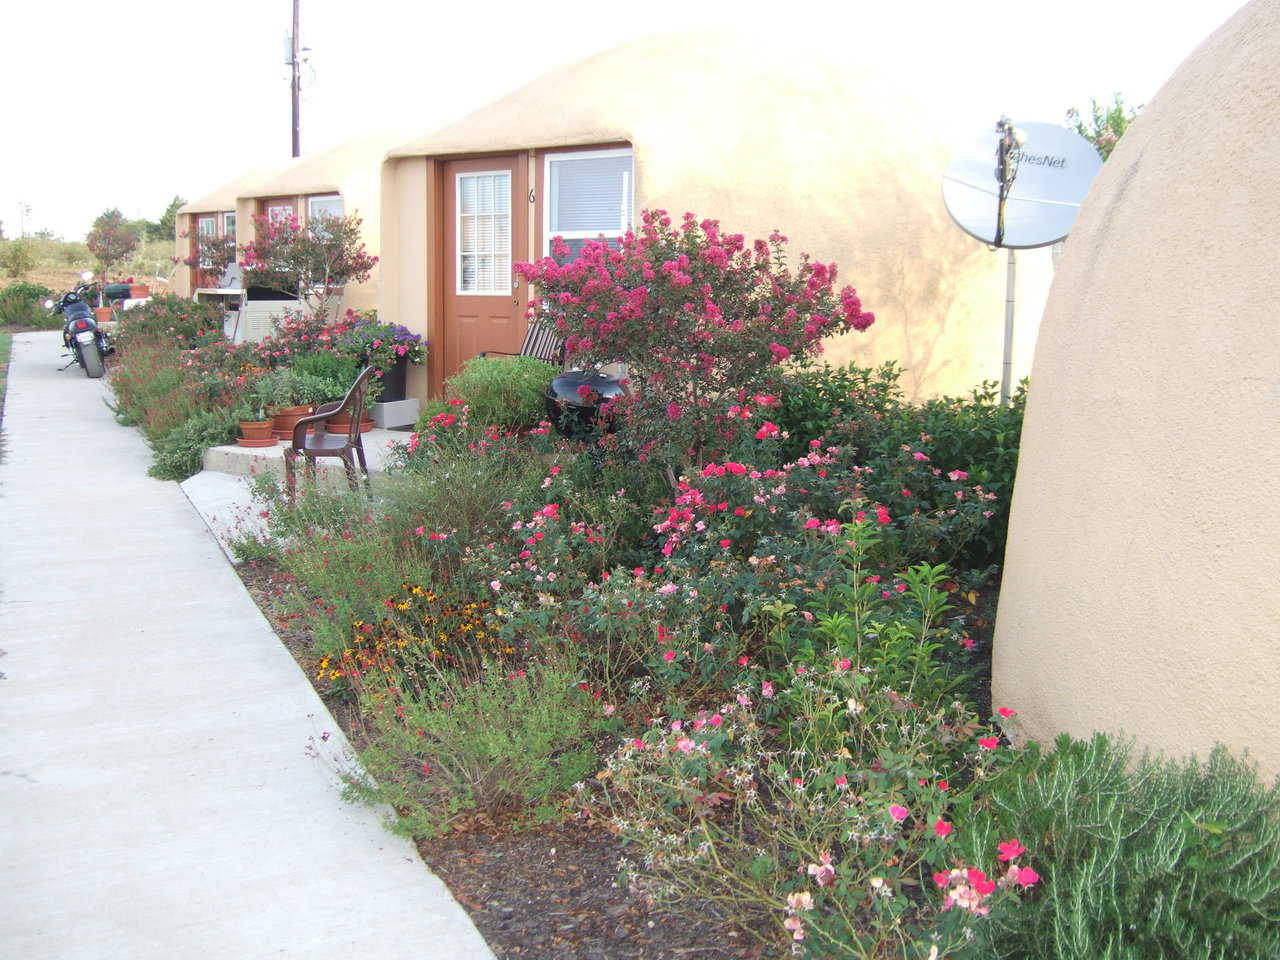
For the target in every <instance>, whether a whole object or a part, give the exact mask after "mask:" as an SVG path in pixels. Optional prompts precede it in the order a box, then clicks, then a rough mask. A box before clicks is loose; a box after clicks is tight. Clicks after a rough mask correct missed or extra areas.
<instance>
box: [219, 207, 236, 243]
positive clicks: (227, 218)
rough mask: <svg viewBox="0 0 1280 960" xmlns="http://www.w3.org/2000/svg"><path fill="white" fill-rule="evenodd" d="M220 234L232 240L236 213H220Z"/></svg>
mask: <svg viewBox="0 0 1280 960" xmlns="http://www.w3.org/2000/svg"><path fill="white" fill-rule="evenodd" d="M222 235H223V236H224V237H231V238H232V239H233V240H234V239H235V235H236V215H235V214H234V213H224V214H223V215H222Z"/></svg>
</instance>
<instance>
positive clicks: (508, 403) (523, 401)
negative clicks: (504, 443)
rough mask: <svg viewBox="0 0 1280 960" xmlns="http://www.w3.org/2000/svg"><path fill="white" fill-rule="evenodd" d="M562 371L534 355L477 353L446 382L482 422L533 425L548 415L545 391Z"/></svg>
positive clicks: (489, 424) (490, 424) (497, 424)
mask: <svg viewBox="0 0 1280 960" xmlns="http://www.w3.org/2000/svg"><path fill="white" fill-rule="evenodd" d="M557 372H558V371H557V370H556V369H555V368H554V367H552V366H551V365H550V364H547V363H543V362H542V361H541V360H536V359H534V358H533V357H473V358H472V359H470V360H468V361H467V362H466V364H465V365H464V366H463V368H462V370H460V371H459V372H458V373H456V374H454V376H453V377H452V378H451V379H450V380H449V382H448V383H447V384H446V385H445V390H446V392H447V393H448V394H449V396H451V397H456V398H457V399H459V400H461V401H463V402H464V403H466V404H467V406H469V407H470V408H471V421H472V423H476V424H479V425H482V426H496V427H507V428H512V429H514V428H517V427H531V426H533V425H534V424H536V423H538V422H539V421H540V420H543V419H545V418H546V415H547V414H546V409H547V402H546V398H545V397H544V395H543V393H544V391H545V390H546V389H547V385H548V384H549V383H551V381H552V379H553V378H554V377H555V375H556V373H557Z"/></svg>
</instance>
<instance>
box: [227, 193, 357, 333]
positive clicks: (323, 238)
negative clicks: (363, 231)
mask: <svg viewBox="0 0 1280 960" xmlns="http://www.w3.org/2000/svg"><path fill="white" fill-rule="evenodd" d="M253 223H254V227H255V229H256V236H257V239H255V240H252V241H250V242H249V243H246V244H245V245H244V246H243V247H241V248H240V249H241V254H240V267H241V269H242V270H243V271H244V282H245V284H246V285H250V286H259V287H267V288H269V289H271V290H278V291H280V292H282V293H287V294H289V295H291V296H296V297H297V298H298V299H299V300H300V301H302V302H303V303H305V304H306V305H307V306H308V308H309V309H310V311H311V312H312V313H313V314H314V316H315V317H316V318H317V319H318V320H319V321H321V322H326V321H327V320H328V318H329V315H330V311H331V308H332V304H333V300H334V298H335V297H340V296H341V291H342V288H343V287H344V286H346V285H347V284H348V283H363V282H364V281H366V280H368V279H369V275H370V274H371V273H372V272H373V268H374V266H376V265H377V263H378V258H377V257H375V256H373V255H372V254H370V253H369V251H368V250H366V249H365V245H364V242H363V241H362V240H361V239H360V225H361V223H362V220H361V219H360V217H358V216H355V215H354V214H351V215H349V216H344V217H331V216H321V217H316V218H314V219H310V220H308V221H307V222H306V223H305V224H302V223H299V222H298V218H297V217H294V216H289V217H284V218H282V219H279V220H275V221H271V220H268V219H267V218H266V217H254V218H253Z"/></svg>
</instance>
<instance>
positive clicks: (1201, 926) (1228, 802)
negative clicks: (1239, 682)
mask: <svg viewBox="0 0 1280 960" xmlns="http://www.w3.org/2000/svg"><path fill="white" fill-rule="evenodd" d="M975 805H980V806H982V807H984V808H985V809H986V811H987V816H986V817H985V818H984V817H981V816H975V817H973V818H972V820H971V822H970V825H969V830H968V831H967V834H966V837H967V839H966V844H967V847H968V849H970V850H971V851H975V852H976V851H980V850H982V849H985V848H986V847H987V846H989V845H990V844H991V843H992V842H994V841H995V840H997V839H1002V838H1004V837H1006V836H1018V837H1021V838H1023V839H1024V841H1025V842H1026V843H1027V845H1028V846H1029V847H1030V848H1031V851H1032V854H1033V855H1034V857H1035V862H1036V863H1037V864H1042V865H1043V871H1042V872H1043V874H1044V883H1043V891H1042V893H1041V895H1040V896H1038V897H1033V898H1025V899H1023V900H1022V901H1021V902H1019V903H1017V904H1016V905H1013V906H1010V907H1009V908H1008V909H1006V910H1005V911H1002V912H1000V913H998V914H997V913H994V912H993V913H992V915H991V917H989V918H988V922H987V923H986V924H980V925H979V926H978V928H977V929H978V931H979V933H980V936H979V938H978V940H977V941H976V942H975V943H974V948H975V949H974V950H973V951H972V953H971V955H972V956H975V957H977V956H982V957H991V956H998V957H1039V958H1045V960H1049V958H1061V960H1077V958H1083V957H1089V958H1091V960H1137V958H1147V957H1171V958H1172V957H1177V958H1179V960H1191V958H1205V960H1208V958H1228V957H1239V958H1246V957H1247V958H1255V957H1275V956H1280V784H1276V785H1273V786H1271V787H1270V788H1267V787H1265V786H1264V785H1263V784H1261V783H1260V782H1259V780H1258V776H1257V773H1256V771H1255V770H1254V769H1253V767H1251V766H1250V765H1249V764H1248V763H1247V762H1246V761H1243V760H1239V759H1236V758H1233V757H1232V756H1231V755H1230V754H1229V753H1228V752H1227V751H1226V749H1224V748H1222V747H1218V748H1216V749H1215V750H1214V751H1213V752H1212V753H1211V754H1210V756H1209V760H1208V762H1207V763H1201V762H1198V761H1196V760H1195V759H1191V760H1185V761H1171V760H1156V759H1151V758H1150V757H1148V756H1145V755H1144V756H1143V757H1142V758H1141V759H1140V760H1138V761H1137V762H1136V763H1135V762H1134V761H1133V759H1132V755H1131V747H1130V745H1129V744H1128V743H1127V742H1124V741H1117V740H1114V739H1111V738H1109V737H1107V736H1105V735H1103V734H1095V735H1094V737H1093V739H1092V740H1089V741H1074V740H1072V739H1071V738H1070V737H1069V736H1067V735H1065V734H1064V735H1063V736H1060V737H1059V738H1058V740H1057V743H1056V747H1055V749H1054V751H1053V752H1052V753H1049V754H1047V755H1042V754H1041V753H1040V751H1039V750H1038V749H1037V748H1036V747H1034V746H1033V747H1032V748H1030V749H1029V750H1027V751H1026V752H1025V753H1024V754H1023V755H1022V756H1021V757H1020V758H1019V760H1018V761H1017V762H1015V763H1014V764H1011V765H1010V766H1009V767H1007V768H1005V770H1004V771H1003V772H1002V773H1001V774H1000V776H998V777H997V778H996V779H995V780H994V781H992V782H991V783H990V784H988V786H987V789H986V790H985V791H984V792H983V793H982V794H979V795H978V796H977V798H976V800H975Z"/></svg>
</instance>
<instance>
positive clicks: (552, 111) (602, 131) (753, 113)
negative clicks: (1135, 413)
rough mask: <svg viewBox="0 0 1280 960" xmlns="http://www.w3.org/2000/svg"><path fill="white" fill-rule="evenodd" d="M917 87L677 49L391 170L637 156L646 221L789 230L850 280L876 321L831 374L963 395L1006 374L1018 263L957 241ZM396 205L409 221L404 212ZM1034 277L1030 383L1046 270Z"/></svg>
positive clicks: (608, 62) (480, 120) (444, 134)
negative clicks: (466, 157) (444, 161)
mask: <svg viewBox="0 0 1280 960" xmlns="http://www.w3.org/2000/svg"><path fill="white" fill-rule="evenodd" d="M908 83H909V73H908V72H905V71H904V72H902V73H898V74H895V75H893V76H885V75H880V74H875V73H871V72H868V71H865V70H864V71H857V70H849V69H846V68H844V67H843V66H838V65H834V64H830V63H826V62H824V61H823V60H822V59H821V58H820V57H819V56H818V55H817V54H816V53H815V52H814V51H813V50H809V49H802V48H796V47H788V46H784V45H780V44H774V43H769V42H767V41H764V40H761V39H759V38H751V37H746V36H743V35H739V34H734V33H721V32H715V33H708V32H693V33H688V34H682V35H676V36H664V37H657V38H650V39H645V40H640V41H637V42H635V43H632V44H628V45H627V46H624V47H621V48H618V49H616V50H612V51H608V52H606V53H603V54H600V55H598V56H595V57H592V58H590V59H587V60H584V61H582V62H580V63H576V64H573V65H571V66H569V67H565V68H562V69H560V70H556V71H554V72H552V73H550V74H548V75H547V76H545V77H543V78H541V79H539V80H536V81H534V82H533V83H532V84H530V85H528V86H527V87H524V88H522V89H520V90H517V91H515V92H514V93H512V94H511V95H510V96H508V97H506V98H504V99H502V100H500V101H498V102H497V103H495V104H492V105H490V106H489V107H486V108H484V109H483V110H480V111H478V112H476V113H475V114H473V115H471V116H469V117H467V118H464V119H463V120H461V121H459V122H458V123H456V124H453V125H451V126H449V127H446V128H444V129H442V130H440V131H437V132H435V133H433V134H430V135H428V136H425V137H422V138H420V139H418V140H415V141H413V142H411V143H409V144H406V145H404V146H403V147H401V148H399V149H397V150H395V151H392V156H393V157H396V156H399V157H405V158H409V157H414V156H447V155H459V154H467V153H482V152H490V151H494V152H496V151H507V150H525V149H531V148H541V147H555V146H566V145H576V144H599V143H609V142H619V141H625V142H629V143H631V144H632V146H633V148H634V151H635V165H636V183H635V189H636V201H637V205H638V206H639V207H665V208H667V209H668V210H670V211H671V212H672V213H673V214H675V215H676V216H679V215H680V214H681V213H683V212H684V211H686V210H692V211H694V212H695V213H697V214H698V215H699V216H710V217H715V218H718V219H719V220H720V221H721V222H722V223H723V225H724V226H725V227H726V228H727V229H730V230H733V231H737V232H742V233H745V234H747V235H748V237H749V238H751V237H756V236H767V235H768V234H769V233H770V232H771V231H773V230H774V229H780V230H782V232H783V233H785V234H787V235H788V236H789V237H791V238H792V240H793V244H792V246H791V250H792V251H793V255H795V256H798V254H799V252H800V251H808V252H810V253H811V254H812V255H813V256H814V257H816V258H818V259H820V260H824V261H835V262H836V263H838V264H839V267H840V276H841V278H842V280H843V281H844V282H848V283H852V284H854V285H855V286H856V287H857V288H858V291H859V294H860V295H861V297H862V300H863V302H864V304H865V305H866V306H867V308H868V309H870V310H873V311H875V313H876V316H877V322H876V325H875V326H874V327H873V328H872V329H871V331H870V332H869V333H867V334H850V335H847V336H846V337H845V338H843V339H842V340H839V341H836V342H833V343H831V345H830V348H829V351H828V358H829V359H830V360H831V361H833V362H845V361H848V360H850V359H856V360H857V361H858V362H860V363H864V364H868V363H879V362H882V361H884V360H890V359H892V360H897V361H898V362H899V363H900V364H901V365H903V366H905V367H906V368H907V375H906V377H905V378H904V384H905V385H906V386H907V387H908V389H909V391H910V392H911V393H912V394H914V395H917V396H925V395H930V394H937V393H964V392H967V391H968V390H969V389H970V388H971V387H972V386H974V385H975V384H976V383H977V382H979V381H980V380H982V379H984V378H985V379H996V378H998V377H999V374H1000V365H1001V355H1002V350H1003V326H1004V299H1005V287H1004V255H1003V253H992V252H989V251H987V250H986V249H985V248H984V247H983V246H982V245H981V244H979V243H977V242H976V241H974V240H972V239H970V238H968V237H966V236H964V235H963V234H962V233H961V232H960V231H959V230H958V229H957V228H956V227H954V226H953V225H952V224H951V222H950V220H949V218H948V216H947V213H946V210H945V207H944V206H943V203H942V195H941V194H942V188H941V175H942V172H943V170H944V169H945V167H946V165H947V162H948V160H949V156H948V145H945V144H943V143H942V142H941V141H940V140H938V139H937V138H936V137H935V136H933V135H932V134H931V131H936V130H939V129H943V128H945V126H946V124H945V123H944V122H942V118H941V117H939V116H937V115H936V114H935V113H932V112H931V108H928V107H926V106H923V105H922V103H921V102H919V101H916V100H913V99H912V97H911V95H910V92H909V91H908V89H907V88H906V84H908ZM403 162H404V161H403V160H392V161H391V165H392V166H395V165H397V164H400V163H403ZM393 179H397V182H399V181H398V178H393ZM383 202H384V207H390V206H393V205H394V206H396V207H397V208H398V209H399V210H400V215H401V216H402V217H407V216H408V215H409V213H408V209H409V208H408V207H407V206H405V204H404V203H403V202H402V201H401V199H400V198H399V196H398V195H386V196H384V198H383ZM383 255H384V259H385V260H386V261H387V263H390V262H391V261H392V260H393V259H397V258H398V253H397V252H396V251H394V250H392V249H387V250H384V253H383ZM1020 266H1022V268H1023V269H1022V280H1021V284H1020V286H1021V291H1020V294H1019V296H1020V299H1021V300H1022V302H1023V303H1024V305H1025V309H1023V310H1022V311H1021V314H1020V319H1019V330H1020V337H1021V341H1022V342H1021V345H1022V346H1023V350H1022V351H1021V357H1020V358H1019V359H1018V361H1017V364H1016V371H1017V373H1018V375H1025V373H1026V372H1027V369H1028V367H1029V360H1030V350H1029V349H1028V348H1027V347H1028V343H1029V340H1031V339H1033V338H1034V331H1035V328H1036V326H1037V324H1038V320H1039V314H1038V310H1037V307H1038V305H1039V304H1040V303H1041V302H1043V298H1044V296H1045V290H1046V289H1047V286H1048V277H1049V274H1050V266H1049V254H1048V252H1047V251H1036V252H1029V253H1027V254H1024V255H1022V259H1021V264H1020ZM397 269H399V267H397ZM406 269H407V268H406ZM418 276H419V281H418V282H420V283H425V279H423V278H422V275H421V273H419V275H418ZM402 287H403V284H402ZM384 308H385V309H387V310H388V311H389V312H391V313H393V314H395V315H396V316H397V317H399V318H400V319H405V322H409V323H411V321H412V318H411V317H409V314H408V312H407V311H403V310H401V309H400V307H399V306H398V305H396V304H393V303H391V302H389V301H387V300H386V299H385V298H384ZM402 314H403V315H404V316H401V315H402ZM406 318H408V319H406Z"/></svg>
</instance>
